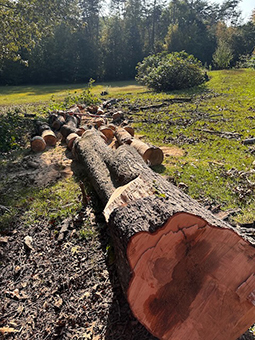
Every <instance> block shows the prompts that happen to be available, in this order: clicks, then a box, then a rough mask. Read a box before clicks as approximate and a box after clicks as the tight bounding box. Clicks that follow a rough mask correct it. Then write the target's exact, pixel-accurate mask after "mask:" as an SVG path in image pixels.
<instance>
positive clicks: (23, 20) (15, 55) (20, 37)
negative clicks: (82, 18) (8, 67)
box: [0, 0, 76, 61]
mask: <svg viewBox="0 0 255 340" xmlns="http://www.w3.org/2000/svg"><path fill="white" fill-rule="evenodd" d="M75 8H76V1H75V0H17V1H13V0H0V61H2V60H3V59H13V60H15V59H16V60H17V59H20V55H19V51H20V50H21V49H22V48H25V49H27V50H30V49H31V48H32V47H34V46H35V44H36V41H37V40H38V39H40V38H42V37H43V36H47V35H49V34H51V33H52V30H53V28H54V26H56V25H57V24H58V23H59V22H60V21H61V20H63V18H65V20H66V21H67V22H68V21H70V20H72V18H73V17H74V15H75V14H76V10H75Z"/></svg>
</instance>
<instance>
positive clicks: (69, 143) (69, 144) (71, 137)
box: [66, 133, 79, 150]
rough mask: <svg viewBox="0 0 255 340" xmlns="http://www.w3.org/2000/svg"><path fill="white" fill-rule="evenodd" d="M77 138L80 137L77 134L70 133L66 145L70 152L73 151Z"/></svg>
mask: <svg viewBox="0 0 255 340" xmlns="http://www.w3.org/2000/svg"><path fill="white" fill-rule="evenodd" d="M76 138H79V135H78V134H77V133H70V135H68V136H67V137H66V144H67V147H68V149H69V150H72V147H73V143H74V141H75V139H76Z"/></svg>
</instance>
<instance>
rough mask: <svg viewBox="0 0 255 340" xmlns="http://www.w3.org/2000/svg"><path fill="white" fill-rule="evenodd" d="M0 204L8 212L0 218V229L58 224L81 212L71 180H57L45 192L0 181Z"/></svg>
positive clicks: (73, 181) (17, 183)
mask: <svg viewBox="0 0 255 340" xmlns="http://www.w3.org/2000/svg"><path fill="white" fill-rule="evenodd" d="M0 192H1V198H0V204H1V205H4V206H7V207H8V208H9V209H10V211H9V212H8V213H5V214H3V215H2V216H1V215H0V226H1V228H3V229H6V228H10V227H12V225H13V224H14V223H15V219H16V218H17V216H20V217H19V221H20V222H21V223H23V224H24V226H26V225H27V226H28V225H31V224H34V223H39V222H40V221H41V220H47V221H48V222H50V223H51V224H54V225H55V224H58V223H59V222H60V221H61V220H63V219H64V218H66V217H68V216H71V215H74V214H75V213H76V212H77V211H79V210H80V209H81V206H82V205H81V199H80V197H79V186H78V184H77V183H76V182H75V179H74V178H69V179H64V180H61V181H59V182H57V183H55V184H53V185H51V186H48V187H46V188H41V189H39V188H34V187H33V186H25V187H24V184H23V182H22V181H18V182H16V183H15V185H13V184H12V185H11V183H9V182H8V181H6V180H5V181H0Z"/></svg>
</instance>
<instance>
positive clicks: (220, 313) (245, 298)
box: [74, 130, 255, 340]
mask: <svg viewBox="0 0 255 340" xmlns="http://www.w3.org/2000/svg"><path fill="white" fill-rule="evenodd" d="M74 150H75V155H76V157H77V159H78V160H79V161H80V162H81V163H82V164H83V165H84V169H85V171H86V173H87V174H88V176H89V177H90V179H91V182H92V184H93V185H94V187H95V189H96V191H97V193H98V195H99V197H100V198H101V200H102V202H103V203H104V204H106V206H105V209H104V215H105V217H106V220H107V221H108V225H109V230H110V233H111V235H112V238H113V242H114V246H115V254H116V265H117V268H118V273H119V279H120V283H121V285H122V288H123V291H124V292H125V294H126V296H127V299H128V301H129V304H130V308H131V310H132V311H133V313H134V315H135V316H136V317H137V319H138V320H139V321H140V322H141V323H142V324H143V325H144V326H145V327H146V328H147V329H148V330H149V331H150V332H151V333H152V334H153V335H155V336H157V337H158V338H159V339H169V340H183V339H192V340H202V339H203V340H204V339H205V338H206V340H226V339H228V340H236V338H237V337H238V336H240V335H241V334H242V333H244V332H245V331H246V329H247V328H248V327H249V326H250V325H251V324H252V323H253V322H254V320H255V306H254V305H255V298H254V296H255V279H254V272H255V264H254V259H255V247H254V245H255V241H254V239H253V238H251V237H249V236H247V234H246V233H245V230H244V232H243V233H242V234H241V233H240V232H238V230H236V229H235V228H233V227H231V226H230V225H228V224H227V223H225V222H223V221H221V220H219V219H217V218H216V217H215V216H214V215H212V214H211V213H210V212H209V211H208V210H206V209H205V208H203V207H202V206H201V205H200V204H198V203H197V202H196V201H195V200H193V199H192V198H190V197H189V196H187V195H186V194H184V193H183V192H181V191H180V190H179V189H178V188H177V187H175V186H174V185H172V184H171V183H169V182H168V181H166V180H165V179H163V178H162V177H161V176H160V175H158V174H156V173H154V172H153V171H152V170H151V169H150V168H149V167H148V166H147V164H145V163H144V162H143V160H142V158H141V157H140V156H139V155H138V153H137V152H136V151H135V150H134V149H133V148H132V147H131V146H128V145H122V146H120V147H119V148H118V149H117V150H112V149H111V148H109V147H108V146H107V145H105V143H104V142H103V140H101V138H99V136H98V132H97V131H94V130H91V131H89V132H85V134H84V135H83V136H82V138H81V139H80V140H76V141H75V142H74Z"/></svg>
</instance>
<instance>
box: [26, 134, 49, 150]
mask: <svg viewBox="0 0 255 340" xmlns="http://www.w3.org/2000/svg"><path fill="white" fill-rule="evenodd" d="M30 144H31V149H32V150H33V151H34V152H42V151H44V150H45V148H46V142H45V140H44V139H43V138H42V137H41V136H35V137H33V138H32V139H31V142H30Z"/></svg>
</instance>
